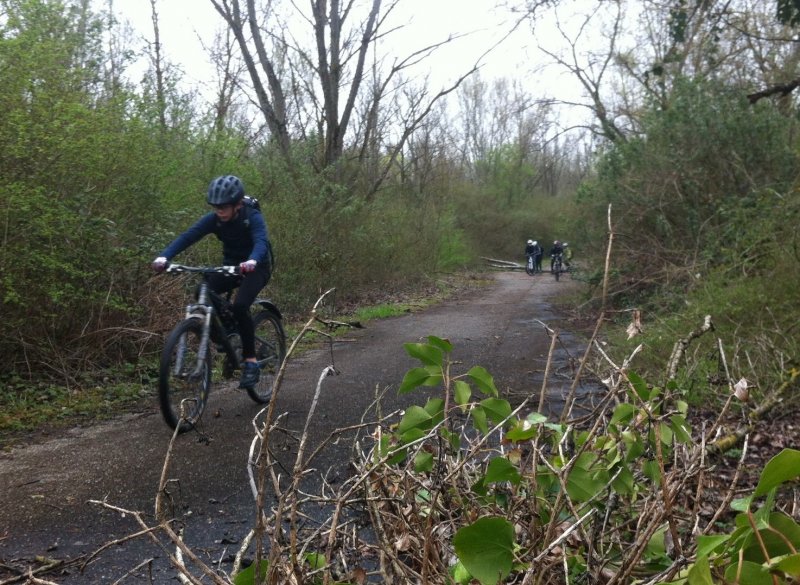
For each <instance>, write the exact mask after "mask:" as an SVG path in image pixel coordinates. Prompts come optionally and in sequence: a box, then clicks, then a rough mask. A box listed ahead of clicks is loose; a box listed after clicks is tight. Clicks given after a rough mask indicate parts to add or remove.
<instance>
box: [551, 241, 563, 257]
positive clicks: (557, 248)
mask: <svg viewBox="0 0 800 585" xmlns="http://www.w3.org/2000/svg"><path fill="white" fill-rule="evenodd" d="M563 252H564V248H562V247H561V244H559V245H558V246H553V247H552V248H550V255H551V256H555V255H556V254H562V253H563Z"/></svg>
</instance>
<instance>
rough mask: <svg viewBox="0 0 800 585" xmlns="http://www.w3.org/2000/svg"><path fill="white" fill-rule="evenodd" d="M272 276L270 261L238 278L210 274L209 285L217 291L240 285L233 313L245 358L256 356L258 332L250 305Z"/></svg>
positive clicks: (228, 289)
mask: <svg viewBox="0 0 800 585" xmlns="http://www.w3.org/2000/svg"><path fill="white" fill-rule="evenodd" d="M271 276H272V272H271V271H270V267H269V263H268V262H263V263H259V264H257V265H256V269H255V271H253V272H250V273H248V274H245V275H244V276H240V277H238V278H231V277H230V276H225V275H224V274H209V275H208V285H209V286H210V287H211V290H213V291H214V292H216V293H220V294H223V293H226V292H228V291H231V290H233V289H235V288H236V287H239V290H238V291H236V297H235V298H234V299H233V315H234V317H236V324H237V325H238V326H239V335H240V336H241V338H242V358H244V359H247V358H254V357H256V333H255V327H254V325H253V317H252V316H251V315H250V305H252V304H253V301H255V300H256V297H257V296H258V293H260V292H261V289H263V288H264V287H265V286H267V283H268V282H269V279H270V277H271Z"/></svg>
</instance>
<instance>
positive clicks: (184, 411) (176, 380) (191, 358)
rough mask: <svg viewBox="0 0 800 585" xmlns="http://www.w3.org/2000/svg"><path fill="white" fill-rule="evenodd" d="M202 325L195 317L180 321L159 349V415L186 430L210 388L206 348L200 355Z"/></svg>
mask: <svg viewBox="0 0 800 585" xmlns="http://www.w3.org/2000/svg"><path fill="white" fill-rule="evenodd" d="M202 339H203V324H202V323H201V322H200V321H198V320H197V319H187V320H185V321H181V322H180V323H178V325H177V326H176V327H175V329H173V330H172V332H171V333H170V334H169V336H168V337H167V341H166V343H165V344H164V350H163V351H162V352H161V367H160V369H159V376H158V398H159V402H160V404H161V414H163V415H164V421H165V422H166V423H167V424H168V425H169V426H170V428H172V429H174V428H176V427H177V428H178V432H181V433H183V432H186V431H188V430H190V429H192V428H194V426H195V425H196V424H197V422H198V421H199V420H200V417H201V416H202V415H203V410H205V407H206V400H208V393H209V390H210V388H211V361H210V358H211V356H210V355H209V354H208V348H206V352H205V358H204V359H201V358H200V347H201V345H202Z"/></svg>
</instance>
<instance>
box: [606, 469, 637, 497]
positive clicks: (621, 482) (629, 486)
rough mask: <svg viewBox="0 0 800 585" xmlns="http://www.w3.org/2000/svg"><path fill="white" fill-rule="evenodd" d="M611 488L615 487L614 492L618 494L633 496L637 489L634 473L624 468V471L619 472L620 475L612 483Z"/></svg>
mask: <svg viewBox="0 0 800 585" xmlns="http://www.w3.org/2000/svg"><path fill="white" fill-rule="evenodd" d="M614 473H616V470H614ZM611 487H613V488H614V491H616V492H617V493H620V494H623V495H627V494H632V493H633V490H634V488H635V487H636V479H635V478H634V476H633V473H631V470H630V469H628V468H627V467H624V468H623V469H622V471H620V472H619V475H617V476H616V477H615V478H614V481H612V482H611Z"/></svg>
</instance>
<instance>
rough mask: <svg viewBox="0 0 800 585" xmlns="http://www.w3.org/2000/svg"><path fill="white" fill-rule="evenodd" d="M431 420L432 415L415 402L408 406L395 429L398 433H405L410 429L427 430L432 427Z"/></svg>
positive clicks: (432, 418)
mask: <svg viewBox="0 0 800 585" xmlns="http://www.w3.org/2000/svg"><path fill="white" fill-rule="evenodd" d="M433 420H434V417H433V416H431V415H430V413H429V412H428V411H426V410H425V409H424V408H422V407H421V406H417V405H416V404H415V405H413V406H409V407H408V409H407V410H406V413H405V414H404V415H403V418H402V419H401V420H400V424H399V425H398V427H397V431H398V432H399V433H400V434H405V433H406V432H408V431H409V430H410V429H420V430H423V431H427V430H430V429H432V428H433V424H434V423H433Z"/></svg>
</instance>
